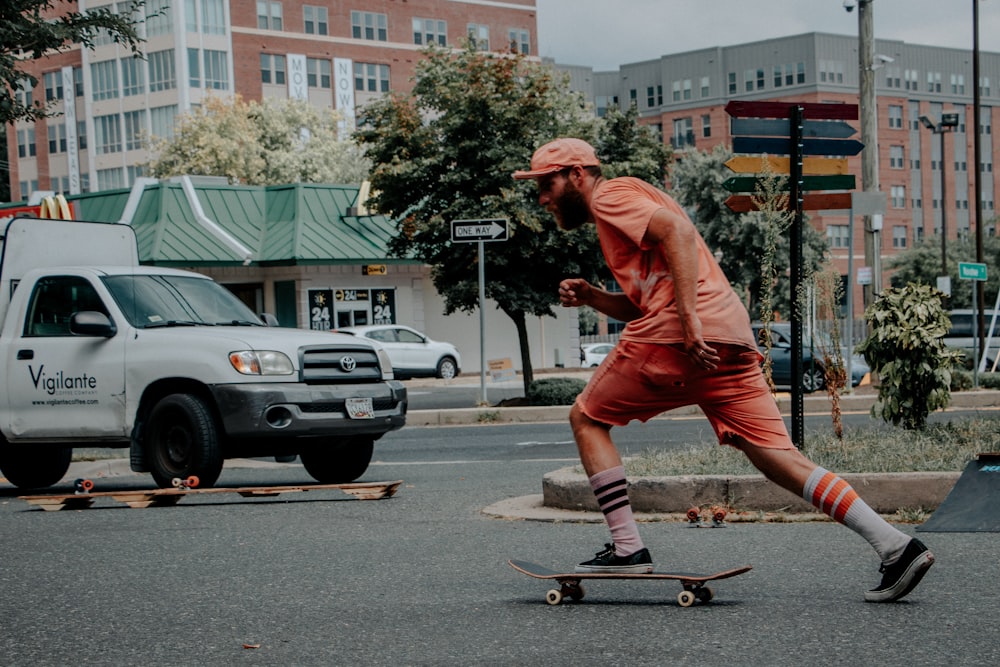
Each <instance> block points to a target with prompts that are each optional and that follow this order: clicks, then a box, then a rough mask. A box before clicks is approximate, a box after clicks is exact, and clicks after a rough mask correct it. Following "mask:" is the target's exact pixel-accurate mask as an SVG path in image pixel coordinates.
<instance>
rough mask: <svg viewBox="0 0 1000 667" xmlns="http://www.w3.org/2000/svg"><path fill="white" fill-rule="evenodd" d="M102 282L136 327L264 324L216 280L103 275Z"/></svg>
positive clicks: (130, 322) (185, 277) (184, 277)
mask: <svg viewBox="0 0 1000 667" xmlns="http://www.w3.org/2000/svg"><path fill="white" fill-rule="evenodd" d="M103 280H104V284H105V285H106V286H107V288H108V291H110V292H111V295H112V296H113V297H114V298H115V301H116V302H117V303H118V307H119V308H121V310H122V313H124V314H125V317H126V318H127V319H128V321H129V324H131V325H132V326H134V327H135V328H137V329H151V328H155V327H172V326H197V325H251V326H263V324H262V323H261V321H260V319H259V318H258V317H257V316H256V315H254V314H253V312H252V311H251V310H250V309H249V308H247V307H246V305H244V303H243V302H242V301H240V300H239V299H237V298H236V296H235V295H234V294H233V293H232V292H230V291H229V290H227V289H226V288H225V287H223V286H222V285H219V284H218V283H216V282H214V281H212V280H207V279H204V278H194V277H187V276H148V275H132V276H106V277H105V278H104V279H103Z"/></svg>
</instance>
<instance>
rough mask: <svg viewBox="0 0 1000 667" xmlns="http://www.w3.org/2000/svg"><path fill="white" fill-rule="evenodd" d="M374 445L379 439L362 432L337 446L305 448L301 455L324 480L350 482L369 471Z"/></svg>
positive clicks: (315, 475)
mask: <svg viewBox="0 0 1000 667" xmlns="http://www.w3.org/2000/svg"><path fill="white" fill-rule="evenodd" d="M374 449H375V440H374V439H373V438H370V437H366V436H361V437H357V438H349V439H348V440H346V441H345V442H343V443H341V444H337V445H333V446H320V447H310V448H308V449H303V450H302V452H301V453H300V454H299V458H300V459H301V460H302V466H303V467H304V468H305V469H306V472H307V473H309V474H310V475H312V477H313V478H314V479H315V480H316V481H317V482H319V483H320V484H346V483H347V482H353V481H354V480H356V479H357V478H359V477H361V476H362V475H364V474H365V471H366V470H368V464H369V463H371V461H372V451H373V450H374Z"/></svg>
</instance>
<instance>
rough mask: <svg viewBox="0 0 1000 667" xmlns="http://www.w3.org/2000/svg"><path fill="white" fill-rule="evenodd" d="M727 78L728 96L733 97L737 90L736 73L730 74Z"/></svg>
mask: <svg viewBox="0 0 1000 667" xmlns="http://www.w3.org/2000/svg"><path fill="white" fill-rule="evenodd" d="M727 78H728V80H729V94H730V95H735V94H736V90H737V88H736V72H730V73H729V76H728V77H727Z"/></svg>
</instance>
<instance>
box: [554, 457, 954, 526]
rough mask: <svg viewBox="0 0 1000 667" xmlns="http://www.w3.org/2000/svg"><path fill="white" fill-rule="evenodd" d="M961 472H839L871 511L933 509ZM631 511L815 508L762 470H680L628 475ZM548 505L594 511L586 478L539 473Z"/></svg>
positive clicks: (574, 474)
mask: <svg viewBox="0 0 1000 667" xmlns="http://www.w3.org/2000/svg"><path fill="white" fill-rule="evenodd" d="M960 475H961V473H960V472H955V473H952V472H915V473H860V474H845V475H841V476H842V477H843V478H844V480H846V481H847V482H848V483H849V484H851V486H853V487H854V488H855V490H856V491H857V492H858V494H859V495H860V496H861V497H862V498H863V499H864V500H865V502H867V503H868V504H869V505H870V506H871V507H872V509H874V510H875V511H876V512H880V513H883V514H891V513H894V512H896V511H898V510H900V509H916V508H920V509H924V510H933V509H935V508H937V506H938V505H940V504H941V502H942V501H943V500H944V499H945V497H946V496H947V495H948V492H949V491H951V488H952V487H953V486H954V485H955V482H956V481H957V480H958V478H959V476H960ZM628 492H629V499H630V500H631V503H632V508H633V509H634V510H635V511H636V512H659V513H680V514H683V513H684V512H686V511H687V509H688V508H689V507H691V506H692V505H697V506H706V505H720V506H723V507H728V508H731V509H733V510H735V511H744V510H745V511H756V512H779V511H780V512H791V513H816V511H817V510H816V508H814V507H813V506H812V505H811V504H809V503H807V502H805V501H804V500H802V499H801V498H796V497H795V496H793V495H791V494H789V493H788V492H787V491H785V490H784V489H782V488H781V487H779V486H777V485H776V484H773V483H772V482H769V481H767V480H766V479H765V478H764V477H763V476H762V475H733V476H726V475H684V476H679V477H638V478H633V479H630V480H629V489H628ZM542 504H543V506H545V507H547V508H552V509H560V510H576V511H591V512H594V511H597V510H598V507H597V501H596V500H595V499H594V493H593V491H592V490H591V488H590V484H589V483H588V481H587V477H586V476H585V475H584V474H582V473H578V472H575V471H574V469H573V468H571V467H569V468H561V469H559V470H556V471H553V472H550V473H548V474H546V475H545V476H544V477H543V478H542Z"/></svg>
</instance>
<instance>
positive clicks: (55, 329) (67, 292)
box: [23, 276, 108, 336]
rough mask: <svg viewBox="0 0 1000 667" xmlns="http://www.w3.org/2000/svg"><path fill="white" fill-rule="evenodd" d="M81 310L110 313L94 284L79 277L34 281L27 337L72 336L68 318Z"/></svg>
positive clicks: (53, 277) (25, 332)
mask: <svg viewBox="0 0 1000 667" xmlns="http://www.w3.org/2000/svg"><path fill="white" fill-rule="evenodd" d="M81 310H96V311H97V312H99V313H104V314H105V315H107V314H108V309H107V308H106V307H105V305H104V303H103V302H102V301H101V297H99V296H98V295H97V291H96V290H95V289H94V286H93V285H91V284H90V283H89V282H88V281H87V280H86V279H85V278H80V277H77V276H46V277H44V278H41V279H39V281H38V282H37V283H35V287H34V289H33V290H32V293H31V300H30V302H29V304H28V317H27V318H26V321H25V323H24V332H23V333H24V335H25V336H71V335H73V334H71V333H70V330H69V320H70V318H71V317H72V316H73V313H77V312H79V311H81Z"/></svg>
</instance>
